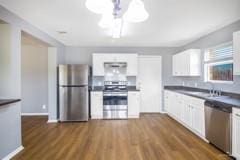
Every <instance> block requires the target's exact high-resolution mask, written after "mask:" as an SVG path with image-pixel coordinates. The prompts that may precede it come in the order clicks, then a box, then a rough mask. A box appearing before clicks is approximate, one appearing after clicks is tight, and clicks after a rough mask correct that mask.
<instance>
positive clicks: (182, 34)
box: [0, 0, 240, 47]
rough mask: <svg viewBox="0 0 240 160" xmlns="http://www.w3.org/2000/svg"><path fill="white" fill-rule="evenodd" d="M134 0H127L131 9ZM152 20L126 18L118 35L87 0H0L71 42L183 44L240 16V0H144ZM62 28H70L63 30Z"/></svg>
mask: <svg viewBox="0 0 240 160" xmlns="http://www.w3.org/2000/svg"><path fill="white" fill-rule="evenodd" d="M129 1H130V0H122V1H121V2H122V9H123V11H124V10H126V8H127V4H128V3H129ZM143 2H144V3H145V7H146V9H147V11H148V12H149V14H150V17H149V19H148V20H147V21H145V22H143V23H137V24H125V25H124V29H123V36H122V38H120V39H112V38H111V34H110V35H109V31H108V30H104V29H102V28H100V27H98V25H97V24H98V21H99V20H100V16H99V15H96V14H94V13H91V12H90V11H88V10H87V9H86V7H85V0H0V4H1V5H2V6H4V7H6V8H7V9H9V10H10V11H12V12H14V13H15V14H17V15H18V16H20V17H21V18H23V19H25V20H26V21H28V22H30V23H31V24H33V25H34V26H36V27H38V28H39V29H41V30H43V31H44V32H46V33H48V34H49V35H50V36H52V37H54V38H56V39H57V40H59V41H61V42H63V43H64V44H65V45H71V46H159V47H160V46H181V45H184V44H187V43H189V42H191V41H193V40H195V39H198V38H200V37H202V36H204V35H206V34H208V33H210V32H213V31H215V30H217V29H220V28H222V27H224V26H226V25H228V24H231V23H233V22H235V21H237V20H239V19H240V10H239V8H240V0H143ZM57 31H67V34H66V35H61V34H59V33H58V32H57Z"/></svg>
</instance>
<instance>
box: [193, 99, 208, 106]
mask: <svg viewBox="0 0 240 160" xmlns="http://www.w3.org/2000/svg"><path fill="white" fill-rule="evenodd" d="M204 102H205V100H203V99H200V98H195V97H191V99H190V103H191V104H192V105H195V106H204Z"/></svg>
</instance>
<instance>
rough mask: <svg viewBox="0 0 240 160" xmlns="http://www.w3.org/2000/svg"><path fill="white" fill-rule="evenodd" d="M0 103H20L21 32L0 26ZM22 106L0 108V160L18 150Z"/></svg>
mask: <svg viewBox="0 0 240 160" xmlns="http://www.w3.org/2000/svg"><path fill="white" fill-rule="evenodd" d="M0 35H1V36H0V99H21V56H20V55H21V53H20V51H21V31H20V29H19V28H17V27H13V26H11V25H9V24H0ZM21 145H22V136H21V103H20V102H18V103H13V104H10V105H5V106H1V107H0V159H2V158H3V157H5V156H6V155H8V154H9V153H11V152H12V151H14V150H16V149H17V148H19V147H21Z"/></svg>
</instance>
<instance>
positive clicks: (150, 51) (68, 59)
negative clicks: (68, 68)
mask: <svg viewBox="0 0 240 160" xmlns="http://www.w3.org/2000/svg"><path fill="white" fill-rule="evenodd" d="M178 50H179V48H173V47H171V48H170V47H66V49H65V51H66V52H65V63H67V64H77V63H82V64H89V65H92V53H138V54H140V55H161V56H162V62H163V64H162V66H163V72H162V74H163V84H164V85H168V84H175V83H176V84H177V81H178V80H176V79H174V78H173V77H172V71H171V69H172V67H171V66H172V62H171V61H172V58H171V57H172V54H173V53H176V52H177V51H178ZM179 82H180V80H179Z"/></svg>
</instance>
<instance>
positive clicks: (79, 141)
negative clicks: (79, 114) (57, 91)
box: [13, 114, 228, 160]
mask: <svg viewBox="0 0 240 160" xmlns="http://www.w3.org/2000/svg"><path fill="white" fill-rule="evenodd" d="M46 121H47V118H46V117H23V118H22V130H23V146H24V147H25V149H24V150H23V151H22V152H20V153H19V154H18V155H16V156H15V157H14V158H13V159H15V160H19V159H21V160H45V159H46V160H54V159H63V160H226V159H228V158H227V157H226V155H224V154H222V153H221V152H220V151H218V150H217V149H215V148H214V147H213V146H211V145H209V144H207V143H205V142H204V141H203V140H201V139H200V138H198V137H197V136H195V135H194V134H192V133H191V132H190V131H188V130H187V129H185V128H184V127H183V126H181V125H180V124H178V123H177V122H175V121H174V120H173V119H171V118H169V117H168V116H166V115H160V114H157V115H156V114H155V115H152V114H144V115H142V116H141V118H140V119H134V120H116V121H115V120H114V121H111V120H91V121H89V122H87V123H84V122H82V123H59V124H47V123H46Z"/></svg>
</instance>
